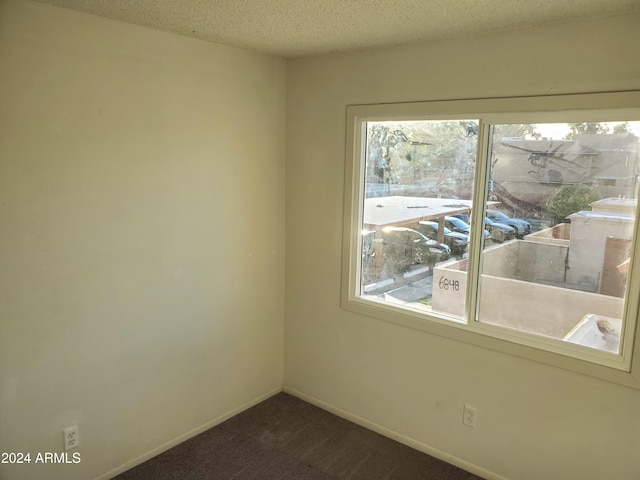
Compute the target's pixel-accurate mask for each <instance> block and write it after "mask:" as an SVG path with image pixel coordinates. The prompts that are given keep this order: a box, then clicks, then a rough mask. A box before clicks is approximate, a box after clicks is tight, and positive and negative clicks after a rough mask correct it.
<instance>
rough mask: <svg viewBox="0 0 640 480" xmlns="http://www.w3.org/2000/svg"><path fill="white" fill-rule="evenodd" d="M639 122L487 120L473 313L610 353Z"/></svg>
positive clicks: (620, 296) (623, 275) (625, 262)
mask: <svg viewBox="0 0 640 480" xmlns="http://www.w3.org/2000/svg"><path fill="white" fill-rule="evenodd" d="M638 135H640V122H617V123H616V122H609V123H578V124H534V125H528V124H527V125H495V126H494V127H493V130H492V135H491V142H490V144H491V147H490V156H489V172H488V175H489V181H488V190H489V191H488V192H487V205H486V219H485V221H486V222H487V228H488V230H489V232H490V235H491V245H490V246H487V247H486V248H485V249H484V250H483V254H482V270H481V278H480V301H479V309H478V320H479V321H481V322H485V323H491V324H496V325H501V326H504V327H507V328H510V329H516V330H520V331H523V332H528V333H533V334H536V335H540V336H545V337H552V338H556V339H561V340H564V341H567V342H573V343H577V344H581V345H585V346H587V347H592V348H597V349H601V350H606V351H610V352H614V353H618V351H619V345H620V334H621V331H622V317H623V308H624V300H625V299H624V297H625V289H626V282H627V271H628V266H629V259H630V255H631V243H632V237H633V232H634V224H635V221H636V203H637V200H636V199H637V191H638V174H639V172H640V170H639V166H640V165H639V156H638V152H639V150H640V148H639V147H640V145H639V143H638Z"/></svg>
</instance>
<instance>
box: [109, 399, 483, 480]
mask: <svg viewBox="0 0 640 480" xmlns="http://www.w3.org/2000/svg"><path fill="white" fill-rule="evenodd" d="M115 478H116V479H117V480H130V479H131V480H133V479H135V480H147V479H148V480H151V479H153V480H168V479H176V480H178V479H179V480H258V479H260V480H265V479H268V480H271V479H279V480H294V479H296V480H300V479H308V480H342V479H349V480H378V479H393V480H422V479H425V480H426V479H429V480H482V479H480V477H478V476H476V475H473V474H471V473H468V472H466V471H464V470H461V469H460V468H457V467H454V466H453V465H449V464H448V463H445V462H443V461H441V460H438V459H436V458H434V457H431V456H429V455H426V454H424V453H422V452H419V451H418V450H414V449H413V448H410V447H407V446H405V445H402V444H400V443H398V442H395V441H394V440H391V439H389V438H387V437H384V436H382V435H379V434H377V433H375V432H372V431H370V430H367V429H365V428H362V427H360V426H358V425H356V424H354V423H351V422H349V421H347V420H344V419H342V418H340V417H337V416H335V415H333V414H331V413H329V412H326V411H324V410H322V409H320V408H318V407H315V406H313V405H311V404H309V403H306V402H304V401H302V400H300V399H298V398H296V397H293V396H291V395H288V394H286V393H279V394H277V395H275V396H273V397H271V398H269V399H268V400H265V401H264V402H262V403H260V404H258V405H256V406H255V407H252V408H250V409H248V410H246V411H244V412H242V413H240V414H238V415H236V416H235V417H233V418H231V419H229V420H227V421H226V422H224V423H221V424H220V425H218V426H216V427H214V428H212V429H210V430H207V431H206V432H203V433H201V434H200V435H197V436H195V437H193V438H192V439H190V440H187V441H186V442H183V443H181V444H180V445H178V446H176V447H174V448H172V449H170V450H168V451H166V452H164V453H162V454H160V455H158V456H157V457H154V458H152V459H151V460H149V461H147V462H145V463H143V464H141V465H138V466H137V467H134V468H132V469H131V470H128V471H127V472H125V473H123V474H121V475H119V476H117V477H115Z"/></svg>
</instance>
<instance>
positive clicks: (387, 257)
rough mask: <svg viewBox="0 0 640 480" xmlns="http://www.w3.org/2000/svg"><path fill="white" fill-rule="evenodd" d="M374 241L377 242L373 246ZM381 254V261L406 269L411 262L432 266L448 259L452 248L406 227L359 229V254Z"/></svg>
mask: <svg viewBox="0 0 640 480" xmlns="http://www.w3.org/2000/svg"><path fill="white" fill-rule="evenodd" d="M374 242H379V245H378V246H377V247H376V246H374ZM376 254H381V255H382V256H383V258H384V263H385V264H388V265H389V266H391V267H393V268H394V269H397V270H398V271H405V270H407V269H408V268H409V267H410V266H411V265H414V264H427V265H435V264H436V263H437V262H440V261H443V260H447V259H448V258H449V256H450V255H451V249H450V248H449V247H448V246H447V245H445V244H442V243H439V242H437V241H435V240H432V239H430V238H427V237H426V236H424V235H423V234H422V233H420V232H417V231H415V230H412V229H410V228H405V227H385V228H384V229H382V230H381V231H379V232H373V231H367V230H365V231H363V232H362V256H363V257H365V258H366V257H371V256H373V255H376Z"/></svg>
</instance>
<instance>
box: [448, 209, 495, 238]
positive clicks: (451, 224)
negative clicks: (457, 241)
mask: <svg viewBox="0 0 640 480" xmlns="http://www.w3.org/2000/svg"><path fill="white" fill-rule="evenodd" d="M461 215H465V217H466V218H467V219H468V218H469V216H468V215H467V214H461ZM444 226H445V227H447V228H448V229H449V230H452V231H454V232H458V233H462V234H464V235H467V236H469V235H470V234H471V225H469V223H468V222H466V221H464V220H462V218H458V217H456V216H451V217H444ZM483 233H484V239H485V240H487V239H489V238H491V234H490V233H489V230H487V229H486V228H485V229H484V230H483Z"/></svg>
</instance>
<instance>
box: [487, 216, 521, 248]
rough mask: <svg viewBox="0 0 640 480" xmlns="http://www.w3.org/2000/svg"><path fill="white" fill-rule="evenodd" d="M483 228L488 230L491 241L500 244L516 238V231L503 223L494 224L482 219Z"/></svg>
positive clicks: (491, 221) (489, 220)
mask: <svg viewBox="0 0 640 480" xmlns="http://www.w3.org/2000/svg"><path fill="white" fill-rule="evenodd" d="M484 228H485V229H487V230H489V234H490V235H491V240H493V241H494V242H498V243H502V242H506V241H507V240H513V239H514V238H516V231H515V230H514V229H513V228H512V227H510V226H509V225H505V224H504V223H499V222H494V221H493V220H491V219H490V218H488V217H484Z"/></svg>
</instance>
